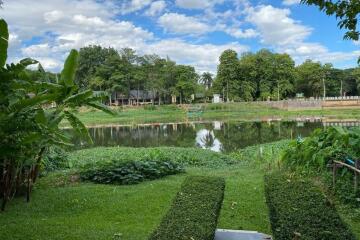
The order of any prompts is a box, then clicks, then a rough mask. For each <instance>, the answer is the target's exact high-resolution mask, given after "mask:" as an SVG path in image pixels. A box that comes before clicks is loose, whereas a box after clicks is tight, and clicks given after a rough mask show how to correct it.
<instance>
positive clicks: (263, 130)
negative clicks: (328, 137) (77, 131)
mask: <svg viewBox="0 0 360 240" xmlns="http://www.w3.org/2000/svg"><path fill="white" fill-rule="evenodd" d="M322 127H323V125H322V123H321V122H314V123H311V122H304V123H301V124H299V123H297V122H220V121H215V122H212V123H186V124H173V123H172V124H153V125H139V126H132V127H130V126H109V127H98V128H90V129H89V131H90V135H91V137H92V138H93V140H94V145H93V146H125V147H158V146H176V147H200V148H205V149H211V150H213V151H221V152H232V151H236V150H237V149H240V148H244V147H246V146H250V145H255V144H259V143H266V142H273V141H276V140H281V139H287V138H296V137H297V136H299V135H301V136H303V137H306V136H308V135H309V134H310V133H311V132H312V131H313V130H314V129H316V128H322ZM74 143H75V145H76V146H77V148H81V147H93V146H81V142H80V140H79V139H74Z"/></svg>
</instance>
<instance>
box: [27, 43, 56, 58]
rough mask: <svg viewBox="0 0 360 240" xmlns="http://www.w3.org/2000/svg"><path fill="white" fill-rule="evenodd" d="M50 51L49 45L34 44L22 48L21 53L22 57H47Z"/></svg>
mask: <svg viewBox="0 0 360 240" xmlns="http://www.w3.org/2000/svg"><path fill="white" fill-rule="evenodd" d="M50 51H51V49H50V46H49V44H47V43H43V44H36V45H30V46H28V47H25V48H22V49H21V52H22V54H23V55H24V56H30V57H34V56H48V54H49V52H50Z"/></svg>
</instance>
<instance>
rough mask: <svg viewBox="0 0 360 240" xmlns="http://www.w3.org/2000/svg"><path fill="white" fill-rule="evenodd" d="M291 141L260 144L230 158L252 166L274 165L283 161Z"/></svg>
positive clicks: (238, 152)
mask: <svg viewBox="0 0 360 240" xmlns="http://www.w3.org/2000/svg"><path fill="white" fill-rule="evenodd" d="M290 142H291V140H280V141H277V142H271V143H266V144H259V145H254V146H250V147H246V148H244V149H240V150H239V151H236V152H232V153H230V154H229V155H230V157H231V158H233V159H236V160H238V161H240V162H246V163H251V164H256V165H258V164H273V163H277V162H278V161H279V160H280V159H281V155H282V152H283V151H284V150H285V149H287V148H288V146H289V143H290Z"/></svg>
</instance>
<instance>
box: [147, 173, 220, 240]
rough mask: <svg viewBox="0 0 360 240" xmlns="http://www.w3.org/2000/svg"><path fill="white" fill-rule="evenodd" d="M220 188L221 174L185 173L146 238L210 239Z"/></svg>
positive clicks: (217, 211)
mask: <svg viewBox="0 0 360 240" xmlns="http://www.w3.org/2000/svg"><path fill="white" fill-rule="evenodd" d="M224 189H225V180H224V179H223V178H217V177H201V176H190V177H187V178H186V179H185V181H184V183H183V184H182V187H181V190H180V191H179V192H178V194H177V195H176V197H175V199H174V201H173V203H172V205H171V208H170V210H169V211H168V213H167V214H166V215H165V217H164V218H163V220H162V222H161V223H160V225H159V227H158V228H157V229H156V230H155V231H154V232H153V233H152V235H151V236H150V238H149V240H169V239H171V240H185V239H196V240H197V239H198V240H213V239H214V236H215V230H216V226H217V220H218V216H219V214H220V209H221V205H222V201H223V197H224Z"/></svg>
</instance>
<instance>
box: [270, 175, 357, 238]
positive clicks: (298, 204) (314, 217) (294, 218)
mask: <svg viewBox="0 0 360 240" xmlns="http://www.w3.org/2000/svg"><path fill="white" fill-rule="evenodd" d="M265 195H266V200H267V204H268V207H269V211H270V221H271V228H272V233H273V236H274V239H275V240H288V239H307V240H315V239H324V240H325V239H332V240H355V239H356V237H355V236H354V235H353V234H352V232H351V231H350V230H349V228H348V226H347V225H346V224H345V223H344V222H343V221H342V219H341V218H340V216H339V215H338V213H337V211H336V209H335V206H334V205H333V204H332V203H331V202H330V201H329V200H328V199H327V198H326V196H325V195H324V194H323V193H322V192H321V191H320V189H319V187H317V186H315V185H314V184H313V183H312V182H311V181H310V180H308V179H307V180H303V179H300V178H297V177H294V176H291V175H288V174H286V173H278V172H276V173H272V174H269V175H266V177H265Z"/></svg>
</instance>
